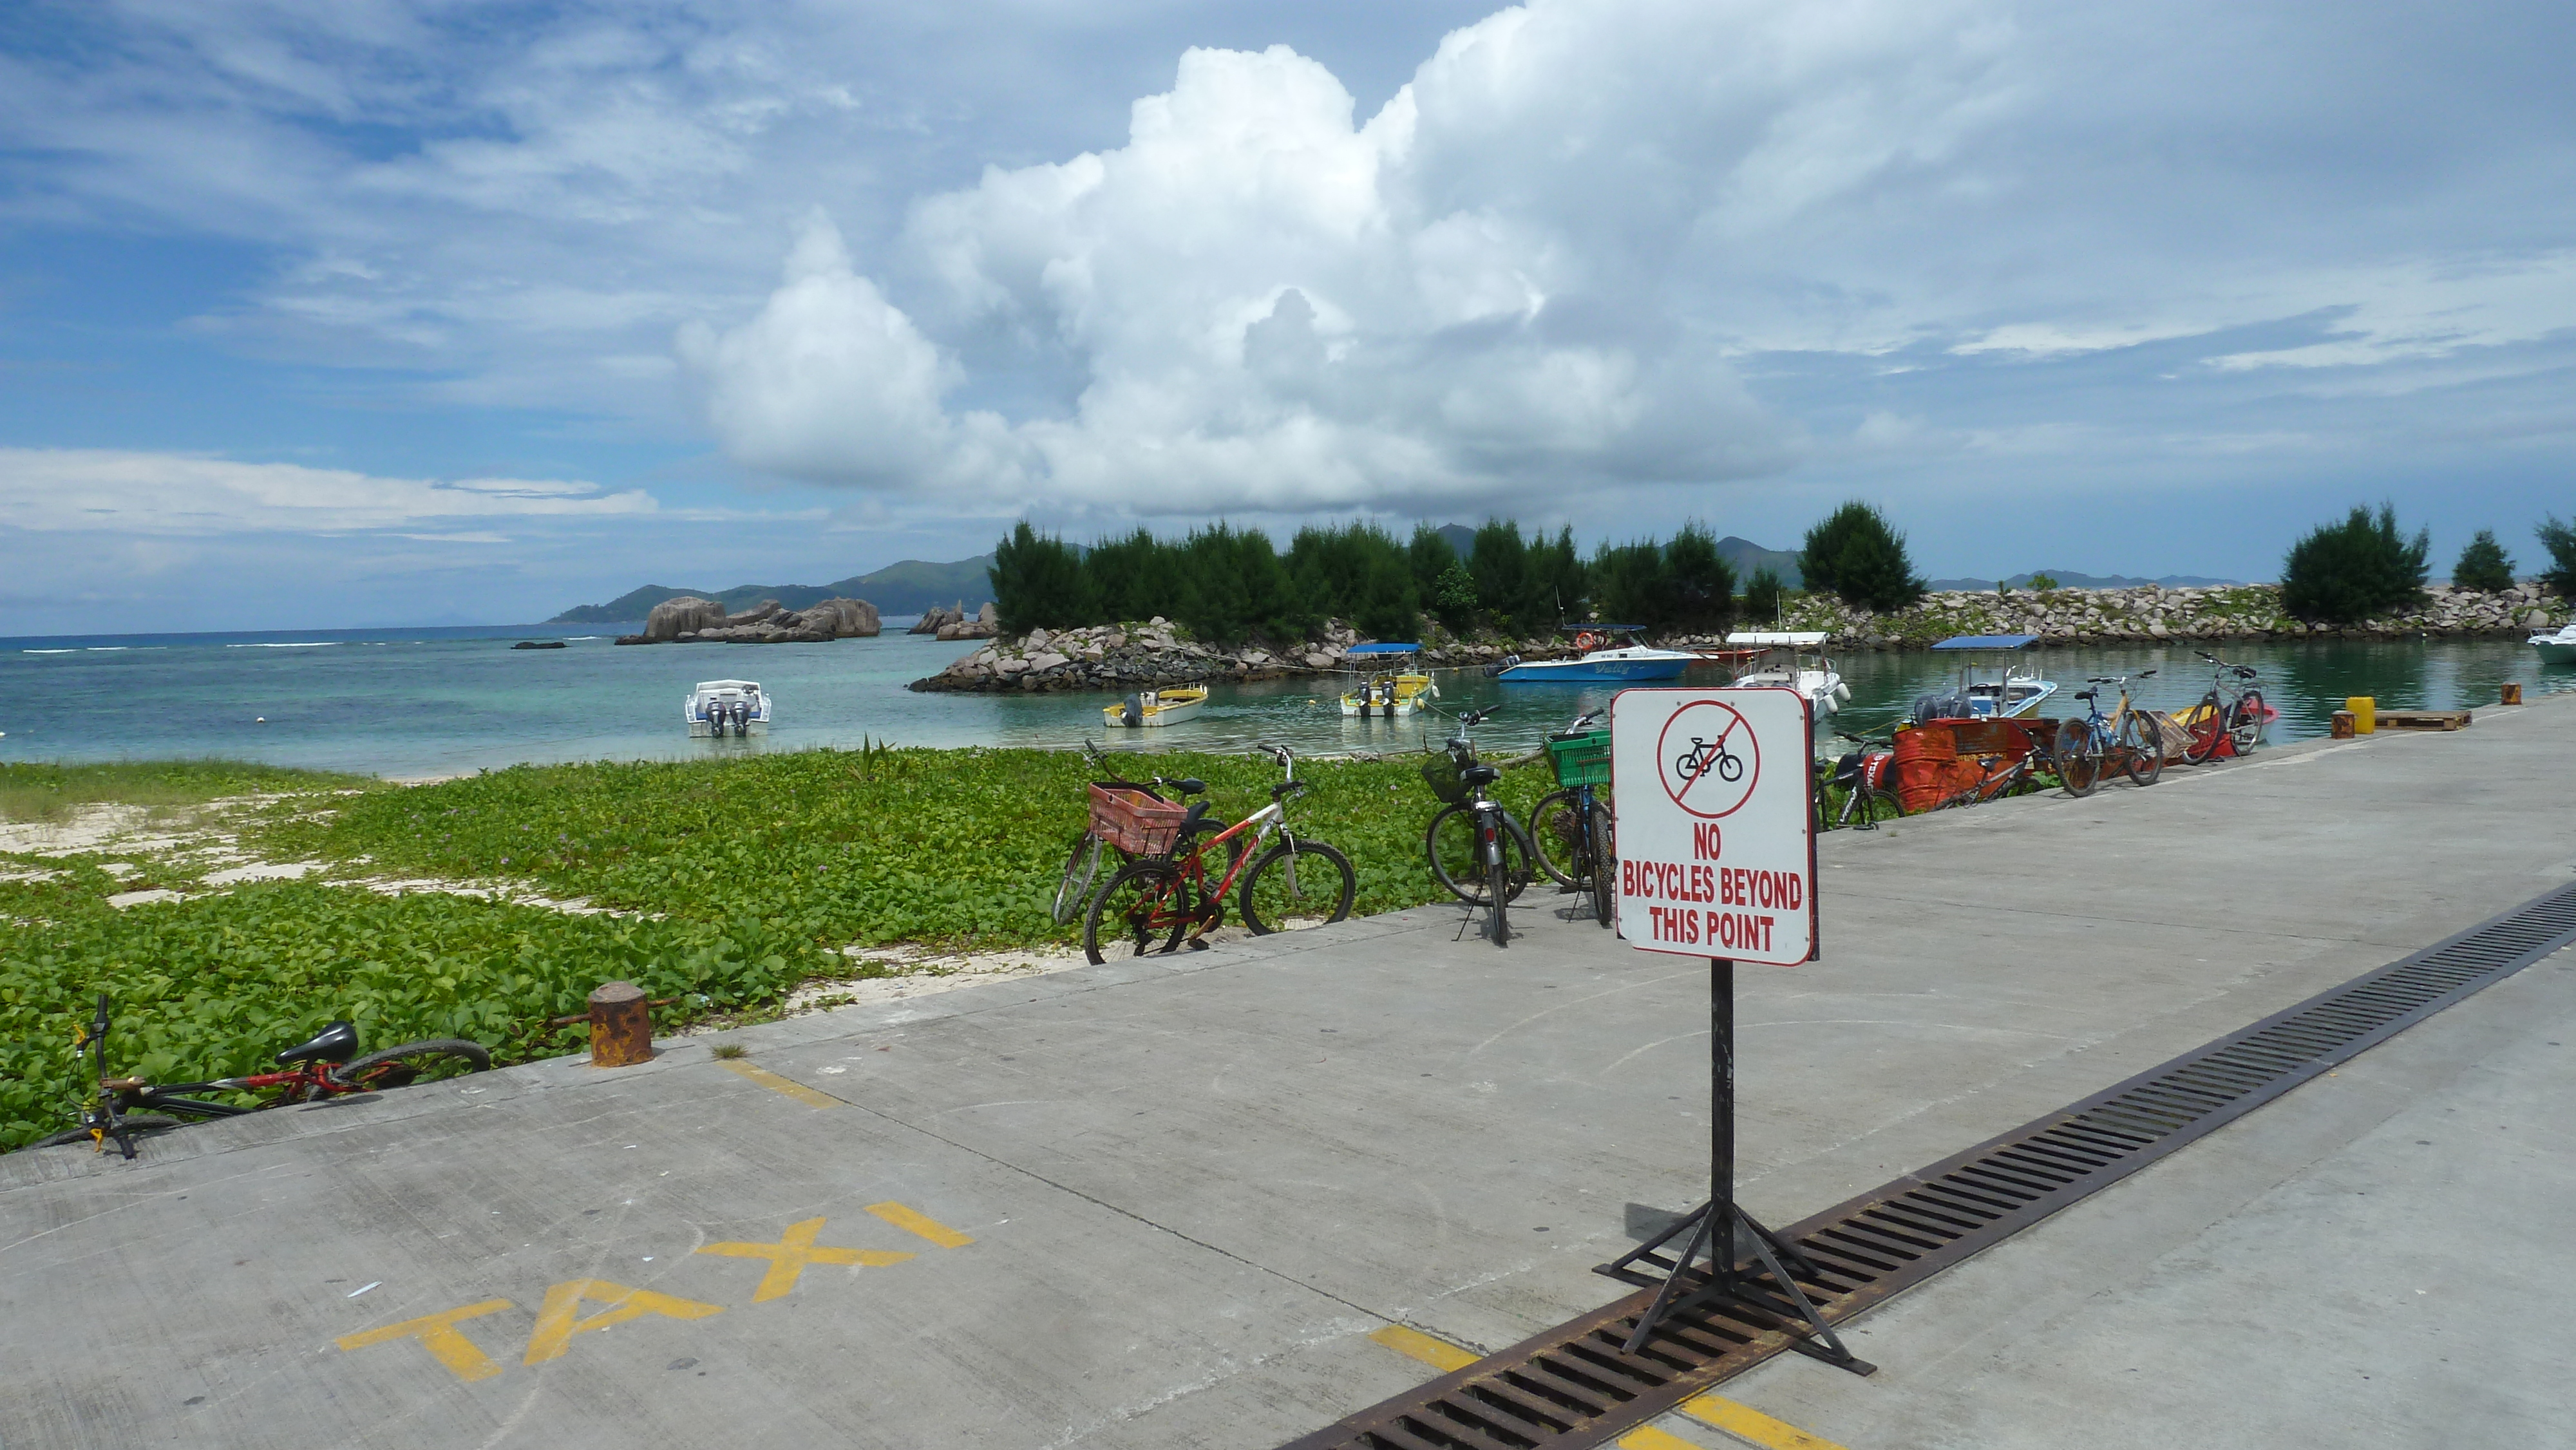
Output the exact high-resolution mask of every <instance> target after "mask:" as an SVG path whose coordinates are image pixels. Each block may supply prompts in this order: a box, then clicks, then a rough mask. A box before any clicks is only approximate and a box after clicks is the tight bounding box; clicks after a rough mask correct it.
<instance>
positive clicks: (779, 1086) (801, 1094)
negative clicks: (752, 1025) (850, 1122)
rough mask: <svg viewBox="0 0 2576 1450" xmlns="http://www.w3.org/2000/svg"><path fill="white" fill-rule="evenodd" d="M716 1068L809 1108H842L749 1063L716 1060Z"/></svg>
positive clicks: (838, 1104)
mask: <svg viewBox="0 0 2576 1450" xmlns="http://www.w3.org/2000/svg"><path fill="white" fill-rule="evenodd" d="M716 1066H718V1067H720V1068H723V1069H724V1070H725V1071H727V1072H729V1073H732V1074H734V1075H735V1076H737V1077H746V1078H749V1079H751V1080H752V1081H753V1082H756V1083H758V1084H760V1085H761V1086H762V1087H765V1088H767V1089H769V1090H770V1091H771V1092H774V1093H777V1094H779V1095H780V1096H782V1097H790V1098H794V1099H795V1100H796V1101H798V1102H800V1103H803V1104H804V1105H805V1106H807V1107H809V1108H837V1107H842V1106H844V1104H843V1103H842V1102H841V1100H840V1099H839V1098H836V1097H829V1096H826V1095H825V1094H822V1093H818V1092H816V1091H814V1090H813V1089H812V1088H809V1087H807V1086H806V1085H805V1084H803V1083H801V1082H790V1081H788V1080H787V1079H785V1078H783V1077H780V1076H779V1075H778V1074H776V1073H774V1072H771V1071H770V1070H769V1069H768V1068H765V1067H754V1066H752V1065H751V1064H750V1063H747V1062H744V1061H741V1060H740V1059H738V1058H730V1057H720V1058H717V1059H716Z"/></svg>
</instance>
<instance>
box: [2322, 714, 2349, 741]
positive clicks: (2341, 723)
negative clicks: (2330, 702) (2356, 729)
mask: <svg viewBox="0 0 2576 1450" xmlns="http://www.w3.org/2000/svg"><path fill="white" fill-rule="evenodd" d="M2353 723H2354V722H2353V718H2352V712H2351V711H2350V710H2337V711H2335V712H2334V726H2333V729H2332V730H2331V731H2329V732H2328V733H2329V734H2331V735H2332V736H2333V738H2335V739H2337V740H2350V739H2351V738H2352V736H2353Z"/></svg>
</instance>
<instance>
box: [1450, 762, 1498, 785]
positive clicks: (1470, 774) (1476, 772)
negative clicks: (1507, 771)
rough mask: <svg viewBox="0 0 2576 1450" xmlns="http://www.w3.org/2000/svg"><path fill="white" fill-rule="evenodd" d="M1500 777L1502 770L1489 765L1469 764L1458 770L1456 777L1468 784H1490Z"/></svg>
mask: <svg viewBox="0 0 2576 1450" xmlns="http://www.w3.org/2000/svg"><path fill="white" fill-rule="evenodd" d="M1502 778H1503V773H1502V771H1501V770H1500V769H1498V768H1496V767H1494V766H1490V765H1471V766H1468V767H1467V768H1466V769H1465V770H1462V771H1460V772H1458V779H1460V780H1461V781H1464V782H1466V783H1467V784H1468V785H1492V784H1493V783H1494V782H1495V781H1498V780H1501V779H1502Z"/></svg>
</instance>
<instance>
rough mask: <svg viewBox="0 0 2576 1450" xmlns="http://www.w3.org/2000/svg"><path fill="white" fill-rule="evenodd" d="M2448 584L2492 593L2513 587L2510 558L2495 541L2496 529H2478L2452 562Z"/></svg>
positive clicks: (2457, 587)
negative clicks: (2453, 562) (2457, 557)
mask: <svg viewBox="0 0 2576 1450" xmlns="http://www.w3.org/2000/svg"><path fill="white" fill-rule="evenodd" d="M2451 587H2452V588H2454V589H2475V590H2477V591H2478V592H2479V593H2481V594H2494V593H2498V592H2500V591H2502V590H2506V589H2511V588H2512V587H2513V560H2512V558H2510V557H2509V556H2508V555H2506V553H2505V551H2504V546H2503V545H2502V544H2499V543H2497V542H2496V536H2495V530H2493V529H2480V530H2478V532H2477V536H2476V537H2474V538H2472V539H2470V540H2469V545H2468V547H2467V548H2465V549H2462V550H2461V551H2460V562H2458V563H2456V564H2453V565H2452V566H2451Z"/></svg>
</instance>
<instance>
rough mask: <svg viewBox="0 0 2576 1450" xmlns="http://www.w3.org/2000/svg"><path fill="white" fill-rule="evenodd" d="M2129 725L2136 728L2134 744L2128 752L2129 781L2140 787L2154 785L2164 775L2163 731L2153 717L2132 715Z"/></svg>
mask: <svg viewBox="0 0 2576 1450" xmlns="http://www.w3.org/2000/svg"><path fill="white" fill-rule="evenodd" d="M2129 723H2130V724H2131V725H2132V726H2134V727H2136V731H2137V733H2136V736H2135V739H2136V742H2137V743H2136V744H2135V745H2134V746H2132V747H2131V748H2130V750H2129V779H2131V780H2133V781H2135V782H2137V783H2138V784H2140V785H2154V784H2155V783H2156V781H2157V779H2158V778H2159V777H2161V776H2162V775H2163V774H2164V773H2165V730H2164V727H2163V726H2162V725H2159V724H2157V723H2156V717H2154V716H2153V715H2132V716H2130V717H2129Z"/></svg>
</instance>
